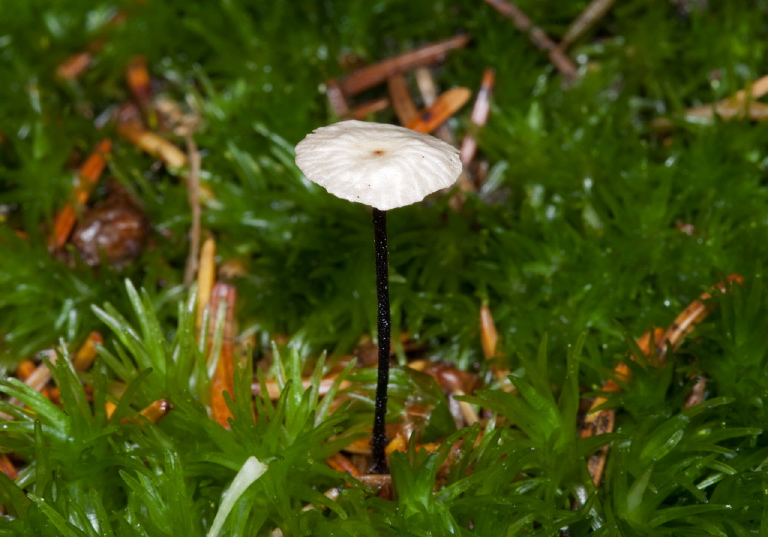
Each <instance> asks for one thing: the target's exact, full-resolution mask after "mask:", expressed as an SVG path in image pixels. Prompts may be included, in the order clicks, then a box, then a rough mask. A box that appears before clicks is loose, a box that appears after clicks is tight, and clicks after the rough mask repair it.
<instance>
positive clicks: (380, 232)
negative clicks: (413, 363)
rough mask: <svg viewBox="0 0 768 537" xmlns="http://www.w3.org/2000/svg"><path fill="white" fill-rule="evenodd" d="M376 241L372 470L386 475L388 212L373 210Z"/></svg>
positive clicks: (387, 471) (388, 318) (388, 347)
mask: <svg viewBox="0 0 768 537" xmlns="http://www.w3.org/2000/svg"><path fill="white" fill-rule="evenodd" d="M373 240H374V242H375V243H376V294H377V295H378V298H379V323H378V331H379V374H378V379H377V382H376V409H375V411H374V415H373V435H372V436H371V451H372V453H373V466H372V467H371V473H373V474H386V473H389V469H388V468H387V457H386V454H385V449H386V447H387V432H386V427H385V426H386V414H387V384H388V383H389V353H390V346H389V340H390V331H391V324H392V319H391V316H390V313H389V273H388V271H389V265H388V263H387V213H386V212H385V211H380V210H379V209H376V208H374V209H373Z"/></svg>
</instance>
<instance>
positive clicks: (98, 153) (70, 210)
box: [48, 138, 112, 251]
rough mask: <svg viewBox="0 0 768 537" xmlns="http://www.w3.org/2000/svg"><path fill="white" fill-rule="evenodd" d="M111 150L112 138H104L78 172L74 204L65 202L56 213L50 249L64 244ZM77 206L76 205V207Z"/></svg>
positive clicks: (54, 249) (56, 248)
mask: <svg viewBox="0 0 768 537" xmlns="http://www.w3.org/2000/svg"><path fill="white" fill-rule="evenodd" d="M111 151H112V140H110V139H108V138H107V139H104V140H102V141H101V142H99V143H98V145H97V146H96V148H95V149H94V150H93V153H91V154H90V155H89V156H88V158H87V159H86V160H85V162H84V163H83V165H82V166H80V170H79V172H78V182H77V185H76V186H75V190H74V196H73V197H74V205H73V203H67V204H66V205H65V206H64V208H63V209H61V211H59V213H58V214H57V215H56V218H55V219H54V225H53V233H52V234H51V237H50V240H49V242H48V245H49V248H50V249H51V250H52V251H56V250H59V249H60V248H61V247H62V246H64V244H66V242H67V239H68V238H69V235H70V234H71V233H72V229H73V228H74V226H75V221H76V220H77V214H76V213H77V211H79V210H80V209H81V208H82V206H83V205H85V203H86V202H87V201H88V197H89V196H90V194H91V191H92V190H93V187H94V186H95V185H96V183H97V182H98V180H99V178H100V177H101V174H102V172H103V171H104V168H106V166H107V157H108V155H109V153H110V152H111ZM76 206H77V207H76Z"/></svg>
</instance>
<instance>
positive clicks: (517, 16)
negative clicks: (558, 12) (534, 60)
mask: <svg viewBox="0 0 768 537" xmlns="http://www.w3.org/2000/svg"><path fill="white" fill-rule="evenodd" d="M485 2H486V3H487V4H489V5H490V6H491V7H493V8H494V9H495V10H496V11H498V12H499V13H501V14H502V15H503V16H504V17H507V18H508V19H511V20H512V23H513V24H514V25H515V26H516V27H517V29H518V30H520V31H521V32H523V33H527V34H528V37H529V38H530V40H531V42H532V43H533V44H534V45H535V46H536V47H537V48H538V49H539V50H545V51H547V53H548V55H549V60H550V61H551V62H552V64H553V65H554V66H555V68H556V69H557V70H558V71H560V74H562V75H563V76H564V77H565V79H566V81H567V82H571V81H572V80H574V79H575V78H576V75H577V74H578V70H577V69H576V64H574V63H573V60H571V58H569V57H568V55H567V54H566V53H565V52H563V51H562V50H561V49H560V47H558V46H557V44H556V43H555V42H554V41H552V39H551V38H550V37H549V36H548V35H547V34H546V33H545V32H544V30H542V29H541V28H539V27H538V26H534V24H533V22H531V19H529V18H528V15H526V14H525V13H524V12H523V11H522V10H521V9H520V8H519V7H517V6H516V5H515V4H513V3H512V2H508V1H506V0H485Z"/></svg>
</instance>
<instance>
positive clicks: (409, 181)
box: [296, 120, 461, 211]
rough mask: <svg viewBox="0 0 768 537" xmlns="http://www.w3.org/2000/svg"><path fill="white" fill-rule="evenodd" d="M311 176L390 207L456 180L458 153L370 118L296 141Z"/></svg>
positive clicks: (339, 192) (334, 189) (352, 197)
mask: <svg viewBox="0 0 768 537" xmlns="http://www.w3.org/2000/svg"><path fill="white" fill-rule="evenodd" d="M296 165H297V166H298V167H299V169H300V170H301V171H302V172H304V175H306V176H307V179H309V180H310V181H312V182H314V183H317V184H318V185H320V186H322V187H324V188H325V189H326V190H327V191H328V192H330V193H331V194H333V195H334V196H337V197H339V198H342V199H345V200H349V201H356V202H359V203H365V204H366V205H370V206H372V207H375V208H377V209H379V210H382V211H386V210H389V209H394V208H396V207H403V206H405V205H410V204H412V203H416V202H417V201H421V200H423V199H424V198H425V197H426V196H427V195H429V194H431V193H432V192H435V191H437V190H440V189H442V188H447V187H449V186H451V185H452V184H454V183H455V182H456V180H457V179H458V178H459V174H460V173H461V160H460V159H459V152H458V150H456V148H454V147H453V146H451V145H449V144H447V143H445V142H443V141H441V140H438V139H437V138H435V137H433V136H429V135H428V134H421V133H419V132H416V131H412V130H411V129H406V128H404V127H398V126H395V125H387V124H383V123H372V122H367V121H355V120H350V121H341V122H339V123H334V124H333V125H328V126H327V127H321V128H319V129H316V130H315V131H314V132H313V133H311V134H309V135H307V137H306V138H304V139H303V140H302V141H301V142H299V145H297V146H296Z"/></svg>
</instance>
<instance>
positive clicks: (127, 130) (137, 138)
mask: <svg viewBox="0 0 768 537" xmlns="http://www.w3.org/2000/svg"><path fill="white" fill-rule="evenodd" d="M117 131H118V132H119V133H120V135H121V136H123V137H124V138H125V139H127V140H128V141H129V142H131V143H132V144H134V145H135V146H137V147H138V148H140V149H142V150H144V151H145V152H147V153H149V154H150V155H152V156H153V157H156V158H159V159H160V160H161V161H162V162H163V163H164V164H165V165H166V166H169V167H171V168H183V167H184V166H186V165H187V155H186V154H184V151H182V150H181V149H179V148H178V147H176V146H175V145H173V144H172V143H171V142H169V141H168V140H166V139H165V138H163V137H162V136H159V135H157V134H155V133H154V132H150V131H147V130H144V129H143V128H141V127H139V126H138V125H136V124H134V123H133V122H128V123H123V124H121V125H120V126H119V127H118V129H117Z"/></svg>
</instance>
